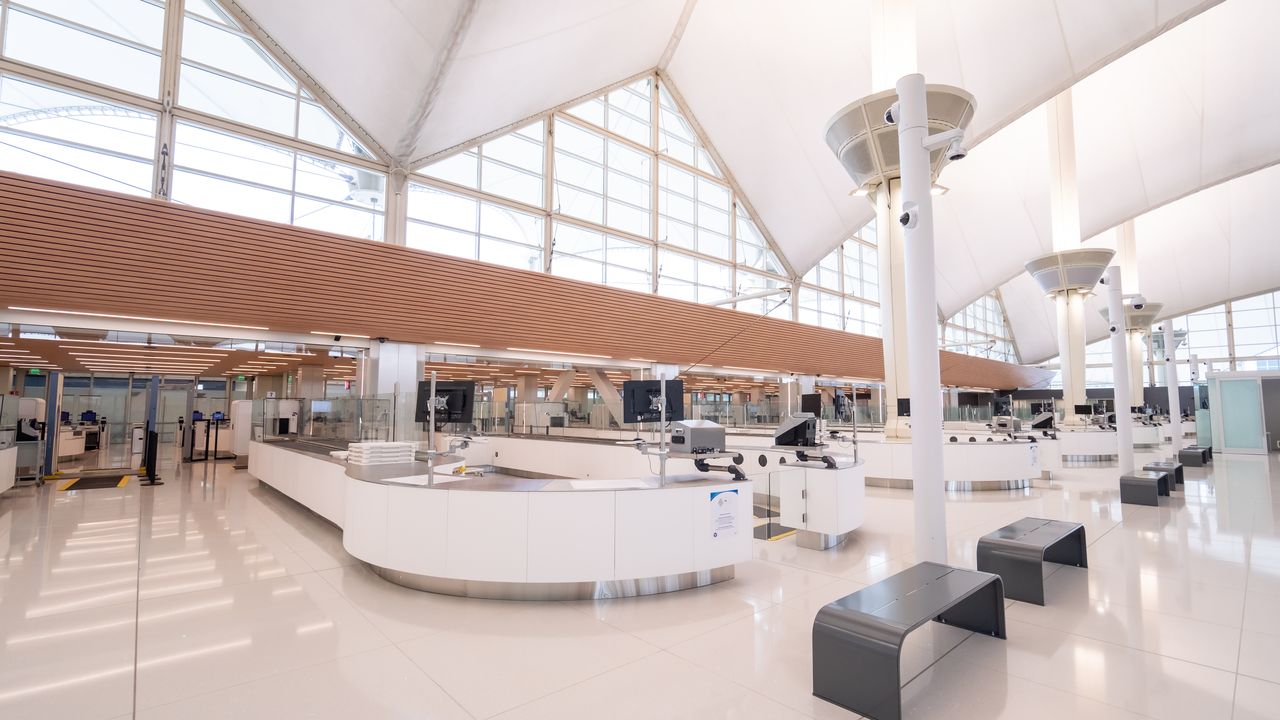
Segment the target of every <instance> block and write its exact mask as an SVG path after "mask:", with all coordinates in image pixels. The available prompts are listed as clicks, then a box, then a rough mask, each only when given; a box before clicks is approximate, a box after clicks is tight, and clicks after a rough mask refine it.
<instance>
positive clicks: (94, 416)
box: [80, 410, 98, 423]
mask: <svg viewBox="0 0 1280 720" xmlns="http://www.w3.org/2000/svg"><path fill="white" fill-rule="evenodd" d="M80 422H83V423H92V422H98V413H96V412H94V411H92V410H85V411H84V412H82V413H80Z"/></svg>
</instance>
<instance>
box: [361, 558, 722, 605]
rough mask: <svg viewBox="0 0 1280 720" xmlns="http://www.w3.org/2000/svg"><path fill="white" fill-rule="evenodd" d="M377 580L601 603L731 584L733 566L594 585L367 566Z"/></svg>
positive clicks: (461, 592)
mask: <svg viewBox="0 0 1280 720" xmlns="http://www.w3.org/2000/svg"><path fill="white" fill-rule="evenodd" d="M369 569H371V570H373V572H374V573H376V574H377V575H378V576H379V577H381V578H383V579H384V580H387V581H388V582H393V583H395V584H396V585H401V586H404V587H407V588H410V589H413V590H422V591H423V592H430V593H436V594H437V595H454V596H457V597H467V598H479V599H485V600H544V601H554V600H605V599H610V598H628V597H638V596H640V595H658V594H660V593H668V592H676V591H677V590H691V589H693V588H699V587H703V586H706V585H714V584H715V583H720V582H724V581H725V580H732V579H733V577H734V566H733V565H723V566H721V567H718V568H713V569H711V570H702V571H697V572H687V573H677V574H674V575H663V576H661V577H650V578H638V579H633V580H599V581H594V582H542V583H539V582H532V583H521V582H491V581H487V580H460V579H458V578H442V577H434V576H431V575H416V574H414V573H407V572H402V571H399V570H389V569H387V568H383V567H378V566H377V565H370V566H369Z"/></svg>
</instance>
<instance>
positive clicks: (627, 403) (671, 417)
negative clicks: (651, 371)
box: [622, 380, 684, 423]
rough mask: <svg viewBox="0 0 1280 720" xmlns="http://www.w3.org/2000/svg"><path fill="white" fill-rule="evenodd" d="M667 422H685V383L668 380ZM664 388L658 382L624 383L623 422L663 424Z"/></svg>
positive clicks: (632, 381) (639, 381)
mask: <svg viewBox="0 0 1280 720" xmlns="http://www.w3.org/2000/svg"><path fill="white" fill-rule="evenodd" d="M666 382H667V421H668V422H672V421H676V420H684V381H683V380H667V381H666ZM661 398H662V386H661V383H660V381H658V380H625V381H623V383H622V422H624V423H646V422H662V400H661Z"/></svg>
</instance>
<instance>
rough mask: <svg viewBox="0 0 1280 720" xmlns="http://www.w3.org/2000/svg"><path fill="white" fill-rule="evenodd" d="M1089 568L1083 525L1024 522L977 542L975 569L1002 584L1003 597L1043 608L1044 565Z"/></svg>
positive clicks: (1029, 520) (1059, 522)
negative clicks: (997, 577)
mask: <svg viewBox="0 0 1280 720" xmlns="http://www.w3.org/2000/svg"><path fill="white" fill-rule="evenodd" d="M1046 562H1051V563H1060V564H1062V565H1075V566H1076V567H1089V561H1088V557H1087V554H1086V550H1085V539H1084V525H1081V524H1080V523H1073V522H1062V521H1060V520H1045V519H1044V518H1023V519H1021V520H1019V521H1017V522H1015V523H1013V524H1012V525H1006V526H1004V527H1002V528H1000V529H999V530H996V531H995V532H992V533H987V534H986V535H983V536H982V537H981V538H980V539H979V540H978V569H979V570H981V571H983V572H989V573H995V574H996V575H999V576H1000V579H1001V580H1003V581H1004V594H1005V597H1010V598H1013V599H1014V600H1021V601H1023V602H1029V603H1035V604H1036V605H1044V563H1046Z"/></svg>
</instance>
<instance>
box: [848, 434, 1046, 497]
mask: <svg viewBox="0 0 1280 720" xmlns="http://www.w3.org/2000/svg"><path fill="white" fill-rule="evenodd" d="M953 435H954V436H955V437H956V442H950V438H951V437H952V436H953ZM961 437H963V440H962V439H961ZM987 437H988V435H978V434H976V433H975V434H974V438H975V440H976V441H975V442H969V441H968V439H969V434H964V435H963V436H960V435H956V434H955V433H950V434H947V435H945V436H944V437H943V438H939V440H940V441H942V471H943V474H944V479H945V487H946V489H947V491H948V492H969V491H981V490H1019V489H1022V488H1027V487H1030V486H1031V483H1032V482H1034V481H1035V480H1039V479H1040V444H1039V443H1038V442H1035V443H1032V442H1026V441H1021V442H1014V441H1012V440H1007V439H1005V440H1000V439H993V440H992V441H991V442H987V441H986V438H987ZM992 437H994V436H992ZM858 454H859V456H860V457H861V458H862V459H863V461H864V462H865V463H866V465H867V484H868V485H875V486H880V487H902V488H909V487H912V484H913V483H912V479H911V478H912V471H911V441H910V440H884V441H882V442H861V443H859V444H858Z"/></svg>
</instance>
